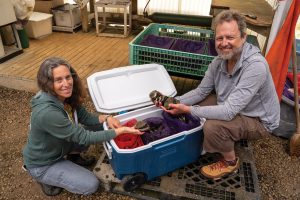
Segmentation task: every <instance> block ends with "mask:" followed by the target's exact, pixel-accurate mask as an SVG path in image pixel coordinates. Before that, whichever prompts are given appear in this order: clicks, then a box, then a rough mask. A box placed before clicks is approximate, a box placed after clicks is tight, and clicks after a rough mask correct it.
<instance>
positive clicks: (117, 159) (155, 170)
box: [87, 64, 204, 190]
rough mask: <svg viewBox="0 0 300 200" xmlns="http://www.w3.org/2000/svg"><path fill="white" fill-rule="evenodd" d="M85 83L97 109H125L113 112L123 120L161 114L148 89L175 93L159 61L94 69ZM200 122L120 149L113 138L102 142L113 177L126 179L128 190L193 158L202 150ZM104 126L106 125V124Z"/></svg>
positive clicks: (187, 162)
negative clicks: (150, 140)
mask: <svg viewBox="0 0 300 200" xmlns="http://www.w3.org/2000/svg"><path fill="white" fill-rule="evenodd" d="M87 83H88V89H89V92H90V95H91V98H92V100H93V103H94V105H95V107H96V110H97V111H98V112H102V113H116V112H120V111H127V112H125V113H123V114H119V115H117V116H116V118H118V119H119V120H120V121H121V123H122V124H124V123H126V122H127V121H129V120H131V119H132V118H135V119H137V120H138V121H139V120H143V119H146V118H149V117H160V116H161V114H162V112H163V110H162V109H161V108H158V107H156V106H154V105H153V103H152V102H151V100H150V98H149V93H150V92H151V91H153V90H158V91H160V92H162V93H163V94H165V95H168V96H175V95H176V93H177V92H176V89H175V86H174V84H173V82H172V79H171V78H170V76H169V74H168V73H167V71H166V70H165V68H164V67H163V66H162V65H158V64H145V65H133V66H127V67H121V68H115V69H112V70H108V71H102V72H97V73H95V74H93V75H91V76H90V77H88V79H87ZM203 124H204V119H201V125H200V126H199V127H196V128H194V129H191V130H189V131H184V132H180V133H178V134H175V135H171V136H169V137H166V138H163V139H160V140H156V141H153V142H151V143H149V144H147V145H144V146H140V147H137V148H134V149H120V148H119V147H118V146H117V145H116V143H115V141H114V140H110V141H109V142H104V144H103V146H104V148H105V150H106V153H107V156H108V158H109V162H110V164H111V166H112V169H113V170H114V172H115V175H116V177H117V178H118V179H120V180H122V179H123V180H122V181H124V180H125V184H126V181H127V183H128V184H129V190H131V189H134V188H132V187H135V185H137V186H138V185H139V184H142V183H144V182H145V181H147V180H152V179H154V178H155V177H158V176H161V175H164V174H166V173H168V172H171V171H173V170H175V169H178V168H181V167H183V166H185V165H187V164H190V163H193V162H195V161H196V160H197V159H198V158H199V156H200V155H201V151H202V141H203V131H202V126H203ZM104 129H107V125H106V124H104ZM130 184H133V186H132V185H131V186H130ZM124 189H125V190H126V188H124ZM127 189H128V187H127Z"/></svg>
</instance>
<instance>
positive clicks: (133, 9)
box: [131, 0, 137, 15]
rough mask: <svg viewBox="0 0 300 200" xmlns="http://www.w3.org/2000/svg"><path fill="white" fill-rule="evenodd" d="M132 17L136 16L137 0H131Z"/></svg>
mask: <svg viewBox="0 0 300 200" xmlns="http://www.w3.org/2000/svg"><path fill="white" fill-rule="evenodd" d="M131 3H132V15H137V0H132V2H131Z"/></svg>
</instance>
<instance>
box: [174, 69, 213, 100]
mask: <svg viewBox="0 0 300 200" xmlns="http://www.w3.org/2000/svg"><path fill="white" fill-rule="evenodd" d="M213 71H214V70H213V64H210V65H209V66H208V70H207V71H206V72H205V76H204V78H203V79H202V81H201V83H200V84H199V85H198V87H197V88H195V89H193V90H191V91H189V92H187V93H185V94H184V95H182V96H178V97H176V99H178V100H179V101H180V103H182V104H185V105H188V106H191V105H194V104H196V103H199V102H201V101H202V100H203V99H205V98H206V97H207V96H208V95H209V94H210V93H211V92H212V91H213V89H214V87H215V84H214V72H213Z"/></svg>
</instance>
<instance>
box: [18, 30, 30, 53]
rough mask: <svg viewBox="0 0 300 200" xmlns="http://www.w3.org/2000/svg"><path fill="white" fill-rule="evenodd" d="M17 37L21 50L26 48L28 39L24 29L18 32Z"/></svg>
mask: <svg viewBox="0 0 300 200" xmlns="http://www.w3.org/2000/svg"><path fill="white" fill-rule="evenodd" d="M18 35H19V38H20V42H21V46H22V48H23V49H26V48H28V47H29V39H28V36H27V33H26V30H25V29H21V30H18Z"/></svg>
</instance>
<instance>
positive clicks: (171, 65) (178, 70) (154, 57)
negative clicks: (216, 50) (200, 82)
mask: <svg viewBox="0 0 300 200" xmlns="http://www.w3.org/2000/svg"><path fill="white" fill-rule="evenodd" d="M150 34H153V35H157V36H167V37H171V38H181V39H187V40H193V41H203V42H205V44H206V45H205V48H204V53H203V54H196V53H189V52H181V51H175V50H170V49H161V48H155V47H148V46H143V45H140V43H141V41H142V40H143V39H144V38H145V37H146V36H147V35H150ZM213 39H214V34H213V32H212V31H211V30H205V29H200V28H194V27H189V26H177V25H167V24H156V23H152V24H150V25H149V26H148V27H147V28H146V29H145V30H144V31H142V32H141V33H140V34H139V35H137V36H136V37H135V38H134V39H133V40H132V41H131V42H130V43H129V47H130V64H147V63H158V64H162V65H163V66H164V67H165V68H166V70H167V71H168V72H170V73H173V74H178V75H183V76H192V77H203V76H204V74H205V71H206V70H207V67H208V65H209V64H210V62H211V61H212V60H213V58H214V56H211V55H209V51H208V41H209V40H213Z"/></svg>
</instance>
